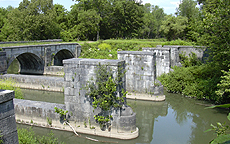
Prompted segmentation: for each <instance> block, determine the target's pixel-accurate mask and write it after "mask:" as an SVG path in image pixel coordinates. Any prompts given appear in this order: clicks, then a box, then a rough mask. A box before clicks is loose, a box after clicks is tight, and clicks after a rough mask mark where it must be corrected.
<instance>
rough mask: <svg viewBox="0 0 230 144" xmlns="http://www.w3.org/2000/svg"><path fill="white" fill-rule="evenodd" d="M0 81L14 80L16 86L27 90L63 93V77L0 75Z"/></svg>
mask: <svg viewBox="0 0 230 144" xmlns="http://www.w3.org/2000/svg"><path fill="white" fill-rule="evenodd" d="M0 78H1V79H10V78H12V79H14V80H15V81H16V82H17V83H16V86H19V87H21V88H28V89H38V90H48V91H58V92H63V90H64V78H63V77H44V76H36V75H16V74H5V75H0Z"/></svg>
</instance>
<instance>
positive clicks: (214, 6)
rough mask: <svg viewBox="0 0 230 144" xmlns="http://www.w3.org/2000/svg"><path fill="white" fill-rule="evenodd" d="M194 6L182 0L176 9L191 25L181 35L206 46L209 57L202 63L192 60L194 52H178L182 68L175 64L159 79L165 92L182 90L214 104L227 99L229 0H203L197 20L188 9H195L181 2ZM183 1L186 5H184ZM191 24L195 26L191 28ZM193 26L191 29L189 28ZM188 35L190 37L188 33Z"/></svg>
mask: <svg viewBox="0 0 230 144" xmlns="http://www.w3.org/2000/svg"><path fill="white" fill-rule="evenodd" d="M185 2H186V3H188V4H189V3H190V4H191V5H194V2H192V1H191V0H184V1H183V3H182V4H180V6H179V9H178V15H182V16H183V15H185V16H186V17H187V18H188V22H190V25H191V27H190V28H189V29H188V27H187V28H186V29H187V30H186V29H185V30H184V32H185V33H187V34H186V35H185V37H190V38H191V37H193V38H194V35H196V40H194V41H197V43H198V44H199V45H205V46H207V47H208V54H209V57H208V58H207V60H206V62H205V63H204V64H201V63H200V62H199V61H197V60H196V58H195V55H194V54H192V55H190V58H186V57H184V56H183V55H181V60H182V62H181V63H182V65H183V67H180V68H179V67H175V68H173V69H174V72H170V73H169V74H164V75H162V76H161V77H159V80H161V82H162V83H163V85H164V86H165V87H166V88H167V90H168V91H169V92H176V93H182V94H183V95H186V96H192V97H196V98H198V99H208V100H211V101H213V102H215V103H229V102H230V90H229V86H230V85H229V79H230V72H229V69H230V65H229V59H230V51H229V50H230V46H229V42H228V41H229V39H230V35H229V32H228V31H229V26H230V25H229V23H230V19H229V17H228V16H229V14H228V11H229V8H230V2H229V1H222V0H206V1H200V3H203V6H202V9H201V10H200V14H198V15H200V16H201V15H202V16H201V17H200V18H199V20H198V21H197V22H195V21H194V19H196V18H195V17H193V16H192V15H191V12H192V11H193V12H195V11H198V10H197V9H192V10H191V12H190V9H188V7H186V8H185V6H186V5H185V4H184V3H185ZM188 4H187V5H188ZM183 13H184V14H183ZM195 25H197V27H196V28H195ZM192 29H193V30H192ZM189 34H191V35H190V36H188V35H189Z"/></svg>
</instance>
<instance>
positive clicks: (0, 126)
mask: <svg viewBox="0 0 230 144" xmlns="http://www.w3.org/2000/svg"><path fill="white" fill-rule="evenodd" d="M13 98H14V92H13V91H9V90H0V134H1V135H2V136H3V137H2V138H1V139H2V140H3V143H4V144H17V143H18V134H17V127H16V122H15V114H14V104H13Z"/></svg>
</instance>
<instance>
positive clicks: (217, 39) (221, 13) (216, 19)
mask: <svg viewBox="0 0 230 144" xmlns="http://www.w3.org/2000/svg"><path fill="white" fill-rule="evenodd" d="M229 9H230V1H226V0H206V3H205V5H204V6H203V15H204V19H203V21H202V27H203V29H202V30H203V31H202V33H203V35H202V38H201V39H200V40H201V41H200V42H201V44H203V45H205V46H208V47H209V51H210V57H209V58H210V62H212V63H213V64H214V65H215V66H217V67H219V68H218V69H219V71H220V70H224V71H228V69H229V59H230V45H229V40H230V35H229V31H230V14H229Z"/></svg>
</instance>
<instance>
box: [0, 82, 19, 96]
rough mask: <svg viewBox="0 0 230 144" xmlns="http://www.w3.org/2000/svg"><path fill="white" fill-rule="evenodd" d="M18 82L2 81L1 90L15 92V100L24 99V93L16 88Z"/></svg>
mask: <svg viewBox="0 0 230 144" xmlns="http://www.w3.org/2000/svg"><path fill="white" fill-rule="evenodd" d="M15 84H16V82H15V81H14V80H13V79H0V89H2V90H13V91H14V92H15V98H17V99H23V93H22V91H21V89H20V88H18V87H16V86H15Z"/></svg>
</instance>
